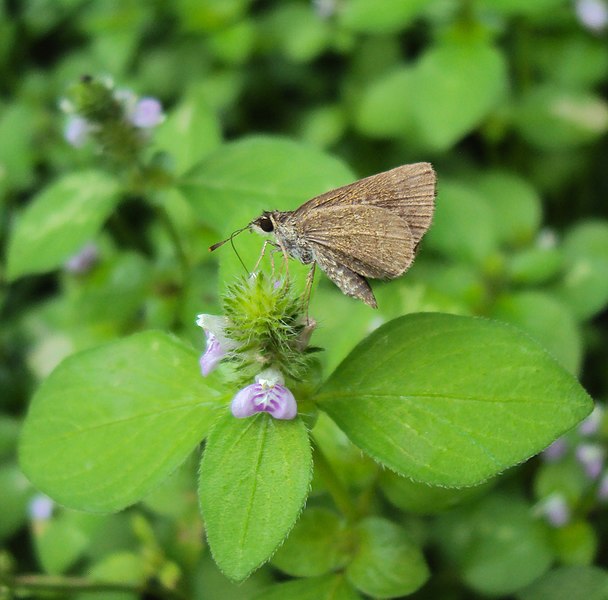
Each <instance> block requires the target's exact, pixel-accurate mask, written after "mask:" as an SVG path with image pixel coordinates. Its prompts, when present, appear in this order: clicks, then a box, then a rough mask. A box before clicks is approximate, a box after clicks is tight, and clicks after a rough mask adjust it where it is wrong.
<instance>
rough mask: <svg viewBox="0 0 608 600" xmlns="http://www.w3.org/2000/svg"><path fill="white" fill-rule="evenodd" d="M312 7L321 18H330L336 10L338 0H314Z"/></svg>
mask: <svg viewBox="0 0 608 600" xmlns="http://www.w3.org/2000/svg"><path fill="white" fill-rule="evenodd" d="M312 7H313V9H314V11H315V13H317V16H318V17H320V18H321V19H329V18H330V17H332V16H333V15H334V14H335V12H336V8H337V7H336V0H312Z"/></svg>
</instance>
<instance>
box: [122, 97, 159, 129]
mask: <svg viewBox="0 0 608 600" xmlns="http://www.w3.org/2000/svg"><path fill="white" fill-rule="evenodd" d="M164 118H165V116H164V114H163V107H162V105H161V103H160V102H159V101H158V100H157V99H156V98H141V99H140V100H138V102H137V104H136V105H135V106H134V108H133V112H132V113H131V114H130V115H129V121H131V123H133V125H135V127H139V128H140V129H151V128H152V127H156V126H157V125H159V124H160V123H162V122H163V120H164Z"/></svg>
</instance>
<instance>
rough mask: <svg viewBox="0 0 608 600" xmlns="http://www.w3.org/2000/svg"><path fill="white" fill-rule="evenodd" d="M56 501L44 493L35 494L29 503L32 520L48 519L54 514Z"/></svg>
mask: <svg viewBox="0 0 608 600" xmlns="http://www.w3.org/2000/svg"><path fill="white" fill-rule="evenodd" d="M54 506H55V503H54V502H53V501H52V500H51V499H50V498H49V497H48V496H45V495H44V494H37V495H36V496H34V497H33V498H32V499H31V501H30V504H29V507H28V512H29V515H30V518H31V519H32V521H48V520H49V519H50V518H51V515H52V514H53V508H54Z"/></svg>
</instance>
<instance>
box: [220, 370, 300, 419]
mask: <svg viewBox="0 0 608 600" xmlns="http://www.w3.org/2000/svg"><path fill="white" fill-rule="evenodd" d="M284 383H285V382H284V380H283V376H282V375H281V373H280V372H279V371H277V370H276V369H266V370H265V371H262V372H261V373H260V374H259V375H257V376H256V378H255V383H252V384H251V385H248V386H246V387H244V388H243V389H242V390H240V391H239V392H237V394H236V396H235V397H234V398H233V400H232V404H231V405H230V408H231V410H232V414H233V415H234V416H235V417H237V418H238V419H243V418H245V417H250V416H252V415H255V414H257V413H260V412H267V413H269V414H270V416H272V417H274V418H275V419H295V417H296V415H297V414H298V405H297V404H296V399H295V398H294V396H293V394H292V393H291V392H290V391H289V389H288V388H286V387H285V385H284Z"/></svg>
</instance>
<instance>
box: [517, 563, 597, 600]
mask: <svg viewBox="0 0 608 600" xmlns="http://www.w3.org/2000/svg"><path fill="white" fill-rule="evenodd" d="M607 597H608V571H607V570H606V569H600V568H599V567H593V566H590V567H560V568H557V569H553V570H552V571H549V573H547V574H546V575H545V576H544V577H542V578H541V579H539V580H538V581H535V582H534V583H533V584H532V585H531V586H530V587H528V588H526V589H525V590H523V591H521V592H520V593H519V594H517V599H518V600H548V599H550V600H605V599H606V598H607Z"/></svg>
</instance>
